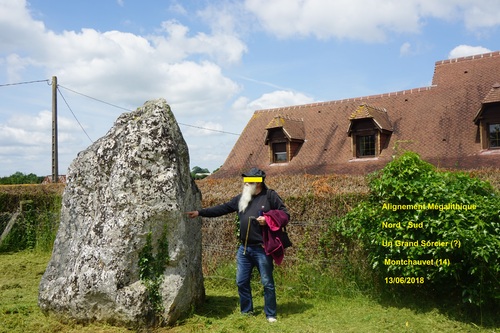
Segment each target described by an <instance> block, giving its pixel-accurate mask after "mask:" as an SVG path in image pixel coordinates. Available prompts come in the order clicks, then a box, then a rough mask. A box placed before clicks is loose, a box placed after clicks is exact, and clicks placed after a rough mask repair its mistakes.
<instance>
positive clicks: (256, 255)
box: [236, 245, 276, 318]
mask: <svg viewBox="0 0 500 333" xmlns="http://www.w3.org/2000/svg"><path fill="white" fill-rule="evenodd" d="M244 250H245V248H244V247H243V245H241V246H240V248H239V249H238V253H237V255H236V263H237V271H236V284H237V285H238V294H239V295H240V309H241V313H250V312H252V311H253V301H252V288H251V286H250V279H251V277H252V270H253V268H254V267H257V269H258V270H259V273H260V281H261V283H262V285H263V286H264V313H265V314H266V317H268V318H269V317H276V290H275V288H274V278H273V268H274V266H273V258H272V257H271V256H266V253H265V252H264V248H263V247H262V246H247V248H246V252H245V254H243V252H244Z"/></svg>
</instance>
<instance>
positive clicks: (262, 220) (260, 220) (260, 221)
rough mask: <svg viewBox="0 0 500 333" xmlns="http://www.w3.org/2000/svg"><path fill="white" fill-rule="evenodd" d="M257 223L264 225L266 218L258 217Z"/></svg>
mask: <svg viewBox="0 0 500 333" xmlns="http://www.w3.org/2000/svg"><path fill="white" fill-rule="evenodd" d="M257 222H259V224H260V225H266V224H267V223H266V218H265V217H264V216H259V217H258V218H257Z"/></svg>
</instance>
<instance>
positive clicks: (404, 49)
mask: <svg viewBox="0 0 500 333" xmlns="http://www.w3.org/2000/svg"><path fill="white" fill-rule="evenodd" d="M410 53H411V44H410V43H408V42H405V43H403V45H401V47H400V48H399V55H400V56H406V55H409V54H410Z"/></svg>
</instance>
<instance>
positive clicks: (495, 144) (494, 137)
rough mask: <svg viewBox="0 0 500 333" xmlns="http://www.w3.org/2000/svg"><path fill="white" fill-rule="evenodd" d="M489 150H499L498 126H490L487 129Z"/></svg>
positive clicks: (499, 136) (499, 129)
mask: <svg viewBox="0 0 500 333" xmlns="http://www.w3.org/2000/svg"><path fill="white" fill-rule="evenodd" d="M489 137H490V148H500V124H491V125H490V127H489Z"/></svg>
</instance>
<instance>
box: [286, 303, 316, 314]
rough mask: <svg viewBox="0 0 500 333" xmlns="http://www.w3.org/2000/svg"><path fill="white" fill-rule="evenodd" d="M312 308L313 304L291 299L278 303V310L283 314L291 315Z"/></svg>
mask: <svg viewBox="0 0 500 333" xmlns="http://www.w3.org/2000/svg"><path fill="white" fill-rule="evenodd" d="M312 308H313V305H312V304H310V303H306V302H304V301H293V302H285V303H283V304H278V310H279V312H280V313H282V314H284V315H293V314H298V313H302V312H305V311H307V310H310V309H312Z"/></svg>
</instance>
